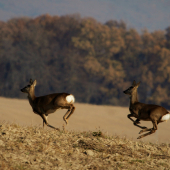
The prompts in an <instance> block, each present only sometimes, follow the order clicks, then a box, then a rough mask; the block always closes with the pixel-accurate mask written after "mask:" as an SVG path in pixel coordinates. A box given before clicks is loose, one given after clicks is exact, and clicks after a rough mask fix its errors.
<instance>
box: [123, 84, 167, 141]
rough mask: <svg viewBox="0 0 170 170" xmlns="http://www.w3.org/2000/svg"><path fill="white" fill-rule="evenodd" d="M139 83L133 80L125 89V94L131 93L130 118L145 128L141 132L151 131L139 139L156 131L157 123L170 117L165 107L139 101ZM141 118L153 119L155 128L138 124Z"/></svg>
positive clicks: (145, 119) (135, 123)
mask: <svg viewBox="0 0 170 170" xmlns="http://www.w3.org/2000/svg"><path fill="white" fill-rule="evenodd" d="M139 85H140V82H139V83H136V82H135V81H133V84H132V86H130V87H129V88H128V89H127V90H125V91H123V92H124V93H125V94H127V95H130V106H129V111H130V113H131V114H129V115H128V118H129V119H130V120H131V121H133V122H134V125H135V126H138V127H140V128H142V129H143V130H141V131H140V132H139V134H141V133H143V132H146V131H149V132H148V133H146V134H144V135H141V136H139V137H138V138H137V139H141V138H143V137H145V136H148V135H151V134H152V133H155V131H156V130H157V129H158V127H157V125H158V124H159V123H161V122H164V121H167V120H168V119H169V118H170V114H169V112H168V111H167V110H166V109H165V108H164V107H162V106H158V105H153V104H144V103H140V102H138V99H137V89H138V87H139ZM131 117H135V118H137V119H136V120H135V121H134V120H133V119H132V118H131ZM140 120H144V121H151V122H152V123H153V128H146V127H141V126H139V125H137V124H139V123H140Z"/></svg>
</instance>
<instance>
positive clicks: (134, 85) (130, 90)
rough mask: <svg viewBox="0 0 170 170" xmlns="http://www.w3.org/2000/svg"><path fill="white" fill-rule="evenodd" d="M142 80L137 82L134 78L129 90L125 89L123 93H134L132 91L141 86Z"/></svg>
mask: <svg viewBox="0 0 170 170" xmlns="http://www.w3.org/2000/svg"><path fill="white" fill-rule="evenodd" d="M139 85H140V82H139V83H136V81H135V80H134V81H133V83H132V86H130V87H129V88H128V89H127V90H125V91H123V93H125V94H127V95H132V93H133V92H134V91H135V90H137V88H138V87H139Z"/></svg>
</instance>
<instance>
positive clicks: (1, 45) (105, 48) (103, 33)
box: [0, 14, 170, 108]
mask: <svg viewBox="0 0 170 170" xmlns="http://www.w3.org/2000/svg"><path fill="white" fill-rule="evenodd" d="M30 78H32V79H36V80H37V87H36V89H35V91H36V95H37V96H40V95H45V94H49V93H55V92H68V93H72V94H74V95H75V97H76V101H77V102H83V103H92V104H108V105H120V106H127V105H128V104H129V100H128V97H127V96H126V95H124V94H123V90H125V89H126V88H127V87H129V86H130V84H132V81H133V80H136V81H141V85H140V86H139V89H138V93H139V100H140V101H141V102H146V103H154V104H160V105H162V106H164V107H166V108H170V90H169V89H170V88H169V87H170V27H168V28H167V29H166V30H157V31H154V32H151V33H150V32H148V31H147V30H143V31H142V33H140V34H139V33H138V32H137V31H136V30H135V29H133V28H127V26H126V24H125V23H124V22H123V21H114V20H109V21H107V22H106V23H100V22H98V21H96V20H95V19H93V18H81V17H80V16H79V15H65V16H50V15H48V14H47V15H42V16H39V17H37V18H27V17H22V18H13V19H11V20H9V21H7V22H2V21H1V22H0V82H1V83H0V96H5V97H13V98H14V97H15V98H24V97H25V95H23V94H22V93H21V92H20V88H22V87H23V86H25V85H27V83H28V82H29V79H30Z"/></svg>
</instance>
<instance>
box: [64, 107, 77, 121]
mask: <svg viewBox="0 0 170 170" xmlns="http://www.w3.org/2000/svg"><path fill="white" fill-rule="evenodd" d="M74 110H75V107H74V106H72V107H71V112H70V113H69V115H68V116H67V118H66V119H69V118H70V116H71V115H72V114H73V112H74Z"/></svg>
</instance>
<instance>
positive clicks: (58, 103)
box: [21, 80, 75, 130]
mask: <svg viewBox="0 0 170 170" xmlns="http://www.w3.org/2000/svg"><path fill="white" fill-rule="evenodd" d="M35 86H36V80H35V81H34V82H33V81H32V80H30V84H29V85H27V86H26V87H24V88H23V89H21V92H23V93H27V94H28V100H29V103H30V105H31V106H32V109H33V112H34V113H36V114H38V115H40V116H41V117H42V119H43V127H44V125H45V124H46V125H47V126H49V127H51V128H54V129H57V130H59V129H58V128H55V127H53V126H51V125H49V124H48V121H47V118H48V114H50V113H54V112H55V111H56V110H58V109H68V111H67V112H66V114H65V115H64V117H63V119H64V121H65V122H66V124H67V123H68V119H69V117H70V116H71V115H72V114H73V112H74V110H75V107H74V105H73V102H71V103H68V102H67V101H66V97H67V96H68V95H70V94H68V93H54V94H49V95H46V96H40V97H36V96H35Z"/></svg>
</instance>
